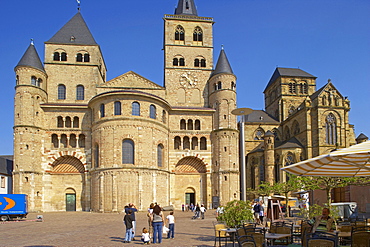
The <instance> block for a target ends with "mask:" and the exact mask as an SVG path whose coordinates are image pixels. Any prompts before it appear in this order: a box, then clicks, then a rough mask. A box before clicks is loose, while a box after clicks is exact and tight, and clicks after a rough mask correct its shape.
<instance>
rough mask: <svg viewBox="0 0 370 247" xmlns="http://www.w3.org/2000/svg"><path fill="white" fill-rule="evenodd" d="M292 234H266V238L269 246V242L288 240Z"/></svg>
mask: <svg viewBox="0 0 370 247" xmlns="http://www.w3.org/2000/svg"><path fill="white" fill-rule="evenodd" d="M291 236H292V234H288V233H286V234H283V233H270V232H269V233H266V234H265V238H266V240H267V244H268V245H269V242H270V241H271V240H276V239H282V238H288V237H291Z"/></svg>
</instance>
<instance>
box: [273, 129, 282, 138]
mask: <svg viewBox="0 0 370 247" xmlns="http://www.w3.org/2000/svg"><path fill="white" fill-rule="evenodd" d="M272 133H273V134H274V136H275V141H280V137H279V131H278V130H277V129H276V128H274V129H273V130H272Z"/></svg>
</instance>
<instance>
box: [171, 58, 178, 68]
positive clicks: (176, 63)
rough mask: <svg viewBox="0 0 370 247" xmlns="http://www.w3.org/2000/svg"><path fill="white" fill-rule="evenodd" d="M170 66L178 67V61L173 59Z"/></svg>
mask: <svg viewBox="0 0 370 247" xmlns="http://www.w3.org/2000/svg"><path fill="white" fill-rule="evenodd" d="M172 65H173V66H179V59H178V58H176V57H175V58H174V59H173V61H172Z"/></svg>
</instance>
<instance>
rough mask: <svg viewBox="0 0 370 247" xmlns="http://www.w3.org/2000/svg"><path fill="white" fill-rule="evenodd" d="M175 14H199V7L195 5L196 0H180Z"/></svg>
mask: <svg viewBox="0 0 370 247" xmlns="http://www.w3.org/2000/svg"><path fill="white" fill-rule="evenodd" d="M175 15H194V16H198V12H197V8H196V7H195V3H194V0H179V3H178V4H177V8H176V9H175Z"/></svg>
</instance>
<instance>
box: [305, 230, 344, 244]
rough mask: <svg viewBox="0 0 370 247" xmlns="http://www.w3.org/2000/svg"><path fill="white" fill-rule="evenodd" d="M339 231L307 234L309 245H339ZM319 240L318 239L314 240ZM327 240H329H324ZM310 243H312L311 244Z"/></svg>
mask: <svg viewBox="0 0 370 247" xmlns="http://www.w3.org/2000/svg"><path fill="white" fill-rule="evenodd" d="M338 239H339V238H338V233H330V232H320V231H316V232H314V233H309V234H307V235H306V246H307V247H314V246H317V247H337V246H338ZM314 240H317V241H314ZM324 240H327V241H324ZM309 243H310V244H311V245H309Z"/></svg>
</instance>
